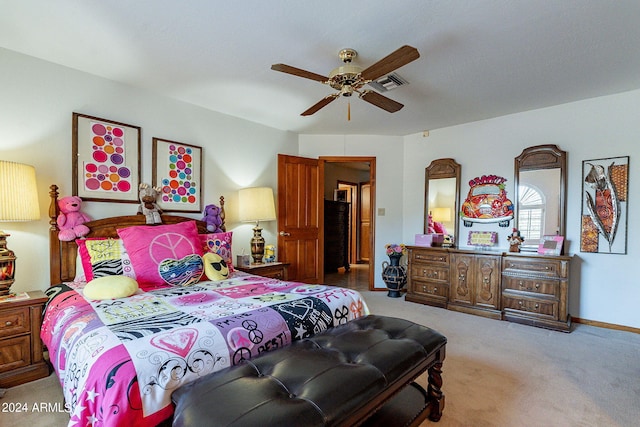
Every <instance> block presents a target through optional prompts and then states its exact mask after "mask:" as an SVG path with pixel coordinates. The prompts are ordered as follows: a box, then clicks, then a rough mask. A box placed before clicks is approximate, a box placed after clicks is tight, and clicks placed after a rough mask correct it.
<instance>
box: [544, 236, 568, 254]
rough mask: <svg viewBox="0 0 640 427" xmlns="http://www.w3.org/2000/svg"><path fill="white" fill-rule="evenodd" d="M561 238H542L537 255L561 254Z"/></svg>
mask: <svg viewBox="0 0 640 427" xmlns="http://www.w3.org/2000/svg"><path fill="white" fill-rule="evenodd" d="M563 242H564V237H563V236H543V237H542V239H541V240H540V244H539V245H538V253H539V254H542V255H556V256H557V255H560V254H562V243H563Z"/></svg>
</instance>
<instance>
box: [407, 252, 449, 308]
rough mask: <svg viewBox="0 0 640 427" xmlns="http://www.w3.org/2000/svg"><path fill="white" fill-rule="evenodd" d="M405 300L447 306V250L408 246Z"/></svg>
mask: <svg viewBox="0 0 640 427" xmlns="http://www.w3.org/2000/svg"><path fill="white" fill-rule="evenodd" d="M408 250H409V252H408V257H409V265H408V267H407V294H406V296H405V299H406V300H407V301H412V302H418V303H421V304H428V305H433V306H436V307H444V308H446V307H447V300H448V298H449V256H450V254H449V251H447V250H446V249H439V248H424V247H417V246H408Z"/></svg>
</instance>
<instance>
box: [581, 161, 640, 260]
mask: <svg viewBox="0 0 640 427" xmlns="http://www.w3.org/2000/svg"><path fill="white" fill-rule="evenodd" d="M628 205H629V156H620V157H608V158H604V159H594V160H583V161H582V217H581V219H580V252H591V253H606V254H621V255H626V253H627V218H628Z"/></svg>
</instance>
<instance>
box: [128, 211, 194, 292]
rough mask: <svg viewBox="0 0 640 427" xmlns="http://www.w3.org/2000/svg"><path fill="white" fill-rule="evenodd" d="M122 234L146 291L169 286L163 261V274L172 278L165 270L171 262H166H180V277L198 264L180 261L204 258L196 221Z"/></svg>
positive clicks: (130, 229) (177, 266) (131, 229)
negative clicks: (189, 258)
mask: <svg viewBox="0 0 640 427" xmlns="http://www.w3.org/2000/svg"><path fill="white" fill-rule="evenodd" d="M118 235H119V236H120V238H121V239H122V242H123V243H124V247H125V248H126V249H127V252H128V253H129V257H130V258H131V263H132V265H133V270H134V271H135V273H136V280H137V281H138V284H139V285H140V287H141V288H142V289H143V290H147V289H151V288H153V287H156V286H162V285H164V284H165V283H166V282H165V280H164V279H163V277H162V275H161V274H160V271H161V270H160V264H161V263H163V262H165V264H164V265H163V275H164V276H165V277H168V276H167V275H170V274H171V273H168V272H167V270H166V268H165V267H167V264H168V263H170V262H166V261H165V260H173V261H178V262H176V263H174V264H173V267H174V268H175V269H176V270H175V272H176V274H177V275H178V276H183V275H184V274H185V271H184V269H185V267H186V268H189V267H194V265H193V264H191V263H180V262H179V261H180V260H183V258H184V257H186V256H187V255H193V254H195V255H198V256H202V253H203V252H202V244H201V242H200V239H199V238H198V228H197V227H196V223H195V221H185V222H180V223H178V224H166V225H138V226H134V227H127V228H121V229H118ZM196 268H197V267H196ZM200 271H201V273H200V274H202V270H200Z"/></svg>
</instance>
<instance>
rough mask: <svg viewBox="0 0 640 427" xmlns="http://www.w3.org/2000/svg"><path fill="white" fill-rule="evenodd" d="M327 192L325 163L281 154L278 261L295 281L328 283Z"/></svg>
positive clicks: (279, 155)
mask: <svg viewBox="0 0 640 427" xmlns="http://www.w3.org/2000/svg"><path fill="white" fill-rule="evenodd" d="M323 191H324V161H323V160H318V159H308V158H305V157H295V156H288V155H284V154H278V233H279V234H278V259H279V261H281V262H287V263H289V270H288V278H289V280H291V281H297V282H304V283H322V282H323V281H324V246H323V243H324V242H323V239H322V234H323V232H324V230H323V228H324V224H323V215H324V213H323V211H324V204H323V203H322V201H323V199H324V193H323Z"/></svg>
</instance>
